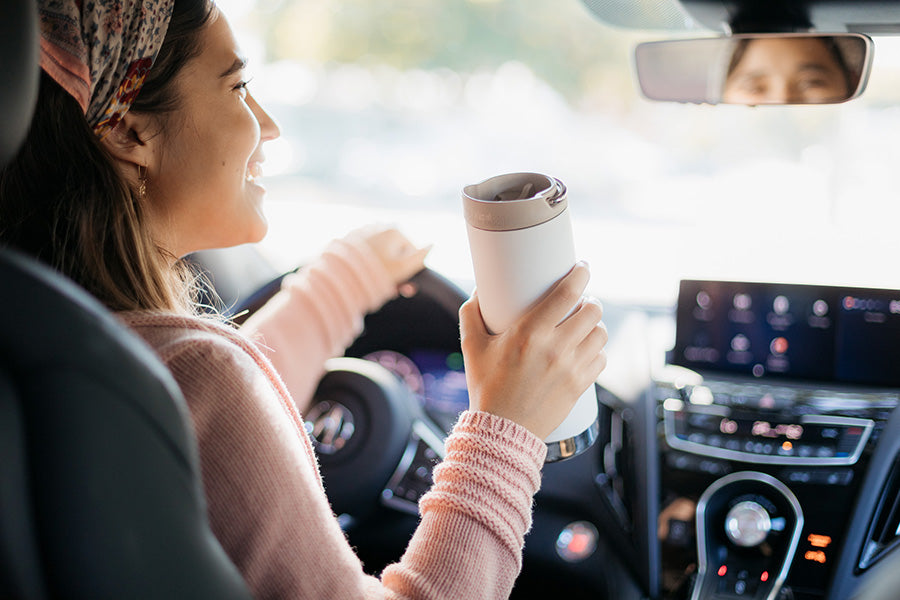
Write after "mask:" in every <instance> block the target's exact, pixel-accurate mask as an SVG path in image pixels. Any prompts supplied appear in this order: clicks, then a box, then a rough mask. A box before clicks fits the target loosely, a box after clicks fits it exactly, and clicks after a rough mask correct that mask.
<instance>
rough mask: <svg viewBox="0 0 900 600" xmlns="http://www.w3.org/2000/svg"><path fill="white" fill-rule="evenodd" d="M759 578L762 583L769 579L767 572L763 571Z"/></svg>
mask: <svg viewBox="0 0 900 600" xmlns="http://www.w3.org/2000/svg"><path fill="white" fill-rule="evenodd" d="M759 580H760V581H762V582H763V583H765V582H767V581H768V580H769V572H768V571H763V572H762V575H760V576H759Z"/></svg>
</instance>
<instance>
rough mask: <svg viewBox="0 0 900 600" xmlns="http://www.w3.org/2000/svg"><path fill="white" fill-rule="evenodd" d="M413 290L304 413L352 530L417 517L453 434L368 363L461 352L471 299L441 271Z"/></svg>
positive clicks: (333, 365)
mask: <svg viewBox="0 0 900 600" xmlns="http://www.w3.org/2000/svg"><path fill="white" fill-rule="evenodd" d="M280 279H281V278H277V279H275V280H273V281H271V282H269V283H268V284H266V285H265V286H263V287H262V288H260V290H258V291H257V292H256V293H255V294H253V295H251V296H250V297H249V299H248V300H247V301H246V302H244V303H243V305H242V307H241V309H240V310H243V309H244V308H249V310H250V312H252V311H253V310H255V309H256V308H258V307H259V306H261V305H262V304H264V303H265V301H267V300H268V299H269V298H270V297H271V296H272V295H274V294H275V293H276V292H277V291H278V289H279V288H280ZM409 283H410V286H407V287H408V288H410V289H411V290H414V293H407V294H405V295H401V296H399V297H398V298H396V299H394V300H391V301H390V302H388V303H386V304H385V305H384V306H382V307H381V308H380V309H379V310H377V311H376V312H374V313H372V314H370V315H368V316H367V317H366V319H365V324H364V328H363V333H362V334H361V335H360V336H359V337H358V338H357V339H356V340H355V341H354V343H353V344H352V345H351V346H350V348H348V349H347V351H346V354H345V356H344V357H341V358H335V359H332V360H330V361H328V362H327V363H326V372H325V374H324V376H323V377H322V379H321V380H320V382H319V385H318V388H317V389H316V392H315V394H314V396H313V400H312V402H311V404H310V407H309V409H308V410H307V411H306V413H305V414H304V415H303V418H304V421H305V423H306V428H307V431H308V433H309V434H310V435H311V437H312V438H313V445H314V446H315V447H316V452H317V454H318V457H319V466H320V471H321V473H322V478H323V480H324V482H325V491H326V493H327V495H328V498H329V501H330V502H331V505H332V508H333V509H334V511H335V513H336V514H338V515H339V519H340V520H341V522H342V525H343V526H344V528H345V529H349V528H353V527H355V526H358V525H360V524H364V523H365V522H366V521H371V520H372V519H373V518H374V517H375V516H376V515H378V514H383V512H384V510H385V509H386V510H388V511H399V512H400V513H403V514H408V515H417V514H418V500H419V498H420V497H421V496H422V495H423V494H424V493H425V492H426V491H427V490H428V488H430V487H431V483H432V479H431V473H432V470H433V468H434V465H435V464H437V463H438V462H439V461H440V460H441V459H443V457H444V444H443V439H444V437H445V436H446V433H447V432H446V431H444V430H443V429H442V428H441V427H440V426H438V425H437V424H436V423H435V422H434V421H433V420H432V419H431V418H430V417H429V416H428V415H427V414H426V412H425V410H424V409H423V408H422V406H421V405H420V401H419V399H418V398H417V397H416V395H415V394H414V393H413V391H412V390H411V389H410V388H409V386H408V385H407V384H406V383H404V382H403V381H402V380H401V379H400V378H399V377H397V376H396V375H394V374H393V373H391V372H390V371H389V370H388V369H387V368H385V367H383V366H381V365H380V364H377V363H375V362H373V361H371V360H364V359H363V358H362V357H364V356H367V355H369V354H371V353H373V352H377V351H382V350H393V351H395V352H399V353H401V354H404V355H406V354H409V352H410V351H412V350H415V349H424V348H427V349H434V350H440V351H442V352H446V353H453V352H460V342H459V307H460V306H461V305H462V303H463V302H464V301H465V300H466V298H467V295H466V294H465V293H464V292H463V291H462V290H460V289H459V288H458V287H457V286H456V285H454V284H453V283H452V282H450V281H449V280H447V279H446V278H444V277H442V276H441V275H439V274H438V273H436V272H435V271H432V270H430V269H424V270H423V271H421V272H419V273H418V274H417V275H415V276H414V277H413V278H412V279H411V280H410V282H409Z"/></svg>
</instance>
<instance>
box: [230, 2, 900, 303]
mask: <svg viewBox="0 0 900 600" xmlns="http://www.w3.org/2000/svg"><path fill="white" fill-rule="evenodd" d="M219 5H220V6H221V7H222V8H223V10H224V11H225V13H226V14H227V15H228V16H229V17H230V19H231V21H232V24H233V26H234V27H235V29H236V31H237V32H238V35H239V38H240V40H241V43H242V46H243V49H244V51H245V52H246V54H247V55H248V56H249V57H250V71H251V73H252V74H253V75H254V79H253V81H252V83H251V87H252V89H253V91H254V94H255V95H256V97H257V99H258V100H259V101H260V102H261V103H262V104H263V105H264V106H265V107H266V108H267V109H268V110H269V111H270V113H271V114H272V115H273V116H274V117H275V118H276V119H277V120H278V121H279V123H280V125H281V129H282V137H281V138H280V139H278V140H276V141H274V142H270V143H268V144H267V145H266V147H265V148H266V155H267V160H266V164H265V172H266V185H267V187H268V189H269V195H268V198H267V209H266V210H267V214H268V216H269V221H270V232H269V235H268V237H267V239H266V240H265V241H264V242H263V244H262V249H263V251H264V252H265V253H266V254H267V255H268V256H269V257H270V258H271V259H272V260H273V261H274V262H275V264H276V265H277V266H279V267H280V268H283V269H288V268H292V267H294V266H296V265H297V264H298V263H300V262H302V261H303V260H305V259H306V258H308V257H310V256H312V255H314V254H315V253H316V252H318V251H319V250H321V248H322V247H323V246H324V244H325V243H326V242H327V241H328V240H329V239H331V238H333V237H338V236H341V235H343V234H344V233H346V232H347V231H348V230H349V229H351V228H353V227H356V226H359V225H364V224H367V223H371V222H387V223H394V224H397V225H398V226H399V227H400V228H401V229H402V230H403V231H404V232H405V233H407V234H408V235H409V237H410V238H411V239H412V240H413V241H415V242H417V243H419V244H427V243H434V249H433V250H432V251H431V254H430V255H429V258H428V261H427V264H428V265H429V266H430V267H432V268H434V269H437V270H438V271H440V272H441V273H443V274H444V275H446V276H448V277H450V278H452V279H454V280H456V281H457V282H458V283H460V284H461V285H463V287H466V288H467V286H471V282H472V281H473V275H472V266H471V261H470V256H469V252H468V246H467V240H466V234H465V227H464V222H463V217H462V204H461V200H460V191H461V189H462V187H463V186H465V185H467V184H470V183H476V182H478V181H481V180H483V179H486V178H488V177H491V176H493V175H497V174H500V173H506V172H517V171H535V172H541V173H546V174H548V175H552V176H555V177H557V178H559V179H561V180H562V181H563V182H564V183H565V184H566V185H567V186H568V188H569V202H570V209H571V211H572V216H573V220H574V229H575V232H574V233H575V243H576V247H577V253H578V255H579V257H582V258H584V259H586V260H587V261H588V262H589V263H590V264H591V268H592V290H591V291H592V293H594V294H596V295H597V296H599V297H601V298H602V299H604V300H605V301H608V302H617V303H623V304H631V305H635V304H639V305H651V306H671V305H672V304H673V303H674V300H675V297H676V295H677V292H678V281H679V280H680V279H682V278H695V279H731V280H757V281H760V280H761V281H782V282H797V283H819V284H834V285H855V286H866V287H891V288H900V274H898V273H897V270H896V269H894V268H893V264H892V263H893V259H894V257H897V256H900V243H898V239H897V238H898V236H897V235H896V232H895V231H896V225H895V224H896V223H898V222H900V202H898V201H897V199H896V198H895V195H896V194H897V190H898V189H900V168H897V166H895V165H893V164H891V157H892V156H893V155H894V154H895V148H896V142H895V138H896V135H897V133H898V132H900V108H898V107H897V106H896V104H897V99H898V97H900V44H898V43H897V41H896V40H895V39H894V38H876V40H875V59H874V66H873V71H872V78H871V80H870V83H869V87H868V90H867V91H866V92H865V93H864V95H863V97H862V99H860V100H856V101H852V102H849V103H846V104H842V105H837V106H804V107H760V108H748V107H742V106H718V107H709V106H695V105H679V104H662V103H653V102H650V101H647V100H644V99H643V98H641V97H640V96H639V93H638V92H637V88H636V85H635V82H634V80H633V77H632V59H631V55H632V52H633V48H634V45H635V44H636V43H638V42H640V41H647V40H653V39H662V38H665V37H671V36H669V35H668V34H667V32H634V31H625V30H620V29H615V28H611V27H609V26H607V25H604V24H603V23H600V22H598V21H597V20H596V19H594V18H593V17H592V16H591V15H590V14H589V13H588V11H587V9H586V8H585V7H584V6H583V5H582V4H581V3H580V2H578V1H577V0H566V1H564V2H550V3H548V2H541V1H539V0H519V1H516V2H501V1H498V0H467V1H465V2H457V3H442V2H430V3H422V2H415V1H413V0H397V1H395V2H369V1H368V0H303V1H299V0H295V1H276V0H257V1H256V2H251V1H247V0H228V1H224V0H223V1H222V2H219ZM693 33H694V34H695V35H696V33H697V32H693ZM467 289H468V288H467Z"/></svg>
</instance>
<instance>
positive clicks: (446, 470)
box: [121, 239, 546, 600]
mask: <svg viewBox="0 0 900 600" xmlns="http://www.w3.org/2000/svg"><path fill="white" fill-rule="evenodd" d="M373 262H374V261H373V260H372V259H371V258H369V257H368V256H367V254H366V252H365V248H364V247H363V246H362V245H361V243H360V242H359V241H355V240H353V239H345V240H342V241H339V242H335V243H334V244H332V245H331V246H330V247H329V248H328V249H327V251H326V252H325V253H324V254H323V256H322V257H321V259H319V260H318V261H317V262H316V263H314V264H311V265H309V266H308V267H307V268H305V269H304V270H303V271H302V272H301V273H300V274H297V275H293V276H291V277H289V278H287V279H286V280H285V283H284V286H283V289H282V291H281V292H280V293H279V294H278V295H277V296H276V297H275V298H274V299H273V301H272V302H270V304H269V305H268V306H267V307H266V308H265V309H264V310H263V311H261V312H260V313H258V314H257V315H256V316H255V317H254V319H253V320H251V321H248V323H247V324H246V325H245V327H247V329H248V332H249V333H251V334H252V335H253V336H254V337H257V338H261V339H262V343H263V344H265V346H264V348H265V351H263V350H262V349H261V348H260V347H259V346H258V345H257V344H256V343H254V342H252V341H250V340H249V339H248V338H247V337H246V336H245V335H242V334H241V333H238V332H237V331H236V330H234V329H232V328H230V327H227V326H224V325H221V324H217V323H214V322H210V321H205V320H201V319H196V318H190V317H181V316H175V315H163V314H153V313H126V314H123V315H121V318H122V319H123V321H124V322H125V323H126V324H128V325H129V326H131V327H132V328H133V329H134V330H135V331H137V332H138V333H139V334H140V335H141V336H143V337H144V339H145V340H146V341H147V342H148V343H149V344H150V345H151V346H152V347H153V348H154V349H155V350H156V351H157V353H158V354H159V356H160V357H161V358H162V360H163V362H164V363H165V364H166V365H167V366H168V367H169V369H170V370H171V371H172V373H173V375H174V376H175V379H176V380H177V381H178V383H179V385H180V386H181V389H182V392H183V393H184V396H185V398H186V399H187V403H188V406H189V408H190V411H191V416H192V419H193V423H194V426H195V430H196V433H197V437H198V444H199V449H200V463H201V471H202V476H203V483H204V488H205V491H206V495H207V501H208V504H209V517H210V523H211V526H212V529H213V532H214V533H215V534H216V536H217V537H218V538H219V540H220V542H221V543H222V545H223V547H224V548H225V551H226V552H227V553H228V555H229V556H230V557H231V559H232V560H233V561H234V563H235V564H236V565H237V567H238V569H239V570H240V571H241V573H242V574H243V575H244V577H245V579H246V580H247V582H248V584H249V586H250V589H251V591H252V592H253V594H254V596H255V597H257V598H310V599H316V600H321V599H326V598H335V599H337V598H340V599H348V598H398V599H399V598H423V599H424V598H428V599H438V598H446V599H454V600H457V599H477V598H485V599H496V598H505V597H507V596H508V595H509V593H510V590H511V589H512V585H513V582H514V580H515V578H516V576H517V574H518V572H519V569H520V568H521V552H522V545H523V536H524V534H525V533H526V531H527V530H528V529H529V527H530V525H531V500H532V496H533V495H534V493H535V492H536V491H537V489H538V487H539V485H540V468H541V465H542V464H543V459H544V454H545V452H546V450H545V445H544V444H543V442H542V441H541V440H540V439H538V438H537V437H535V436H534V435H532V434H531V433H530V432H528V431H527V430H526V429H524V428H522V427H520V426H519V425H517V424H515V423H513V422H511V421H508V420H505V419H503V418H500V417H497V416H494V415H490V414H488V413H482V412H470V411H467V412H465V413H463V415H462V416H461V417H460V419H459V422H458V423H457V424H456V427H455V428H454V430H453V433H452V434H451V435H450V437H449V438H448V439H447V458H446V459H445V460H444V461H443V463H442V464H441V465H440V466H438V467H437V469H436V470H435V475H434V480H435V483H434V486H433V488H432V490H431V491H430V492H429V493H428V494H426V495H425V496H424V497H423V498H422V500H421V502H420V504H419V507H420V513H421V521H420V524H419V527H418V529H417V530H416V533H415V535H414V536H413V538H412V540H411V541H410V543H409V546H408V548H407V550H406V553H405V554H404V555H403V557H402V559H401V560H400V562H398V563H396V564H393V565H390V566H388V567H387V568H386V569H385V570H384V572H383V573H382V575H381V578H380V579H378V578H375V577H371V576H368V575H366V574H365V573H364V572H363V569H362V565H361V564H360V561H359V559H358V558H357V557H356V555H355V554H354V553H353V550H352V548H351V547H350V545H349V544H348V543H347V540H346V538H345V537H344V535H343V532H342V531H341V530H340V528H339V526H338V523H337V520H336V519H335V517H334V514H333V512H332V510H331V507H330V506H329V505H328V500H327V498H326V496H325V493H324V490H323V487H322V481H321V478H320V476H319V473H318V468H317V463H316V459H315V456H314V453H313V449H312V446H311V444H310V441H309V439H308V437H307V435H306V434H305V433H304V430H303V427H302V421H301V418H300V414H299V412H298V410H297V407H296V406H295V404H294V402H293V400H292V397H291V393H290V392H289V390H288V386H287V385H285V384H286V383H287V384H289V385H290V387H291V389H292V390H293V391H294V392H295V393H297V394H305V395H304V396H303V399H304V401H303V402H302V403H301V404H305V402H306V401H308V395H309V394H311V392H312V390H313V389H314V386H315V383H316V380H317V379H318V376H319V375H320V373H321V372H322V368H323V363H324V360H325V359H326V358H328V357H330V356H331V355H332V354H339V353H341V352H342V349H343V347H344V346H345V345H346V344H348V343H349V342H350V341H351V340H352V339H353V337H354V336H355V335H357V334H358V332H359V329H360V327H361V317H362V315H363V313H364V312H366V311H368V310H372V309H374V308H376V307H377V306H379V305H380V304H381V303H382V302H383V301H384V300H386V299H387V297H389V295H390V294H391V291H390V288H391V287H392V286H390V284H386V285H385V284H384V281H385V279H386V274H385V273H384V270H383V267H381V265H380V264H373ZM373 269H374V270H375V272H374V273H373V272H372V270H373ZM265 353H268V354H269V356H270V357H271V358H272V359H273V360H272V361H270V360H269V358H267V356H266V355H265ZM273 362H274V363H275V364H276V365H278V366H279V367H280V368H281V369H284V371H283V372H284V373H285V378H284V380H282V378H281V377H279V375H278V372H277V371H276V370H275V368H274V367H273Z"/></svg>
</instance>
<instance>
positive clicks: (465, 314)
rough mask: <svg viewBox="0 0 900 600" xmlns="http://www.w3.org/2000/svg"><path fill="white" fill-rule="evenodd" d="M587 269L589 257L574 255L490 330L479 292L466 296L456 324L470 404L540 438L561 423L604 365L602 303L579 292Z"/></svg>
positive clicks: (582, 287)
mask: <svg viewBox="0 0 900 600" xmlns="http://www.w3.org/2000/svg"><path fill="white" fill-rule="evenodd" d="M589 277H590V274H589V272H588V268H587V265H585V264H584V263H578V264H577V265H575V267H574V268H573V269H572V270H571V271H570V272H569V273H568V274H567V275H566V276H565V277H563V278H562V279H561V280H559V282H557V284H556V285H555V286H554V287H553V288H552V289H551V291H550V292H549V293H548V294H547V295H546V296H545V297H544V298H543V299H542V300H541V301H540V302H538V303H537V304H536V305H535V306H534V307H532V308H531V309H530V310H529V311H528V312H526V313H525V314H524V315H523V316H522V317H521V318H519V320H518V321H516V322H515V323H514V324H513V325H512V327H510V328H509V329H507V330H506V331H504V332H502V333H500V334H497V335H491V334H490V333H488V331H487V328H486V326H485V324H484V320H483V318H482V316H481V309H480V308H479V306H478V296H477V292H476V293H475V294H473V296H472V297H471V298H470V299H469V300H468V301H467V302H466V303H465V304H463V306H462V307H461V308H460V310H459V319H460V331H461V334H462V350H463V356H464V358H465V365H466V382H467V384H468V388H469V407H470V408H471V409H472V410H482V411H486V412H489V413H493V414H495V415H499V416H501V417H505V418H507V419H510V420H512V421H515V422H516V423H518V424H519V425H522V426H523V427H526V428H527V429H528V430H529V431H531V432H532V433H534V434H535V435H536V436H538V437H539V438H541V439H544V438H546V437H547V436H548V435H550V433H551V432H552V431H553V430H554V429H556V427H557V426H559V424H560V423H562V421H563V419H564V418H565V417H566V415H568V414H569V411H570V410H571V409H572V407H573V406H574V405H575V402H576V400H578V397H579V396H581V394H582V393H583V392H584V390H586V389H587V388H588V386H590V385H593V383H594V380H595V379H597V376H598V375H599V374H600V372H601V371H602V370H603V368H604V367H605V366H606V351H605V350H604V349H603V348H604V346H606V342H607V339H608V334H607V331H606V326H605V325H604V324H603V323H602V322H601V321H600V319H601V318H602V317H603V308H602V307H601V306H600V303H599V302H597V301H596V300H593V299H586V300H582V293H583V292H584V289H585V287H586V286H587V282H588V279H589ZM576 305H577V308H576V309H575V311H574V312H573V313H572V314H571V315H570V316H569V317H566V315H567V314H568V313H569V311H570V310H571V309H572V307H573V306H576ZM563 319H565V320H564V321H563Z"/></svg>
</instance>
